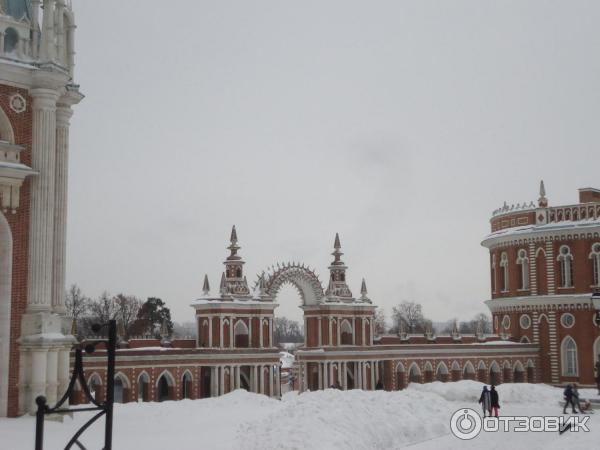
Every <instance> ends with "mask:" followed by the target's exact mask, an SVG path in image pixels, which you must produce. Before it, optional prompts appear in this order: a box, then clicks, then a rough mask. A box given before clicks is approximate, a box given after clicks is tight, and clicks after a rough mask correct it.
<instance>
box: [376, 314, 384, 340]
mask: <svg viewBox="0 0 600 450" xmlns="http://www.w3.org/2000/svg"><path fill="white" fill-rule="evenodd" d="M385 332H386V326H385V311H384V310H383V309H381V308H377V310H376V311H375V336H381V335H383V334H385Z"/></svg>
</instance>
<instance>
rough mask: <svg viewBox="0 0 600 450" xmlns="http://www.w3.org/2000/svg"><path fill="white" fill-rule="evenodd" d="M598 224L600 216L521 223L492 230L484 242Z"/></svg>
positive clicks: (599, 224) (599, 223)
mask: <svg viewBox="0 0 600 450" xmlns="http://www.w3.org/2000/svg"><path fill="white" fill-rule="evenodd" d="M596 226H600V218H595V219H594V218H589V219H582V220H562V221H560V222H550V223H546V224H543V225H523V226H520V227H512V228H504V229H502V230H498V231H494V232H493V233H490V234H488V235H487V236H486V237H485V238H484V240H483V241H484V242H485V241H487V240H489V239H495V238H502V237H508V236H521V235H526V234H530V233H542V232H547V231H565V230H570V229H580V228H589V227H596Z"/></svg>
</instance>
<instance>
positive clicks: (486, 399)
mask: <svg viewBox="0 0 600 450" xmlns="http://www.w3.org/2000/svg"><path fill="white" fill-rule="evenodd" d="M479 403H481V409H483V417H485V413H486V412H487V414H488V416H491V415H492V398H491V395H490V391H488V388H487V386H484V387H483V391H481V396H480V397H479Z"/></svg>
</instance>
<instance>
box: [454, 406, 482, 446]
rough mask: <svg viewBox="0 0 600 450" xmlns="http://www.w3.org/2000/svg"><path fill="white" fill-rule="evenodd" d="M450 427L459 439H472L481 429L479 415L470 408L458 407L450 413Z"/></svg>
mask: <svg viewBox="0 0 600 450" xmlns="http://www.w3.org/2000/svg"><path fill="white" fill-rule="evenodd" d="M450 429H451V430H452V434H454V436H456V437H457V438H459V439H462V440H465V441H466V440H469V439H473V438H474V437H476V436H477V435H478V434H479V432H480V431H481V417H479V414H477V413H476V412H475V411H474V410H472V409H471V408H464V409H459V410H458V411H456V412H455V413H454V414H452V418H451V419H450Z"/></svg>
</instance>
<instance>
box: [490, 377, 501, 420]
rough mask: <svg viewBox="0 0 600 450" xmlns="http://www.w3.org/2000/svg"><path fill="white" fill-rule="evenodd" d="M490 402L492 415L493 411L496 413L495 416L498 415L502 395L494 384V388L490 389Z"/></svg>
mask: <svg viewBox="0 0 600 450" xmlns="http://www.w3.org/2000/svg"><path fill="white" fill-rule="evenodd" d="M490 403H491V406H492V408H491V411H490V416H491V415H492V412H493V413H494V417H498V410H499V409H500V397H499V396H498V391H497V390H496V386H494V385H493V384H492V389H491V391H490Z"/></svg>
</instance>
